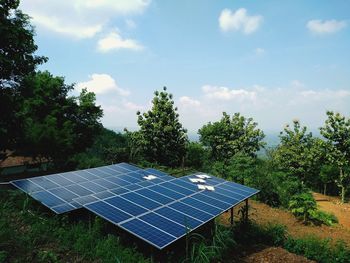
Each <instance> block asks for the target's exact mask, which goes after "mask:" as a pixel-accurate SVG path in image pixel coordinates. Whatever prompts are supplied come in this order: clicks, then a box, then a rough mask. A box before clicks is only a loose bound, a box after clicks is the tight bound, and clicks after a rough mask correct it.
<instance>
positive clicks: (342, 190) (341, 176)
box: [340, 168, 346, 204]
mask: <svg viewBox="0 0 350 263" xmlns="http://www.w3.org/2000/svg"><path fill="white" fill-rule="evenodd" d="M343 181H344V172H343V169H342V168H340V188H341V202H342V203H343V204H344V203H345V190H346V186H345V185H344V183H343Z"/></svg>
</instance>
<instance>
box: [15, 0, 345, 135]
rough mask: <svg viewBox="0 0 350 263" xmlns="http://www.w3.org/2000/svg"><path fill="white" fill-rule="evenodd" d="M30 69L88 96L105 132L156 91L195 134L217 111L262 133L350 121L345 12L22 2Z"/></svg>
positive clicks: (147, 1)
mask: <svg viewBox="0 0 350 263" xmlns="http://www.w3.org/2000/svg"><path fill="white" fill-rule="evenodd" d="M20 7H21V9H22V10H23V11H24V12H25V13H27V14H29V15H30V16H31V17H32V23H33V24H34V25H35V27H36V43H37V44H38V46H39V51H38V53H39V54H41V55H45V56H48V57H49V62H48V63H46V64H45V65H43V66H41V67H40V69H41V70H45V69H47V70H49V71H50V72H52V73H53V74H55V75H58V76H64V77H65V78H66V82H67V83H76V92H78V91H79V90H81V89H82V88H83V87H87V88H88V89H89V90H90V91H93V92H95V93H96V95H97V103H98V104H100V105H101V106H102V108H103V110H104V118H103V124H104V125H105V126H106V127H109V128H121V127H129V128H136V127H137V123H136V111H137V110H141V111H145V110H147V109H149V107H150V101H151V99H152V97H153V92H154V91H155V90H157V89H158V90H159V89H161V88H162V87H163V86H167V87H168V90H169V91H170V92H171V93H172V94H173V95H174V99H175V104H176V106H178V108H179V112H180V118H181V121H182V123H183V125H184V126H185V127H186V128H188V130H189V131H190V132H196V131H197V130H198V128H200V127H201V126H202V125H203V124H205V123H207V122H208V121H215V120H218V119H219V118H220V116H221V114H222V112H223V111H226V112H228V113H230V114H233V113H235V112H241V113H242V114H243V115H245V116H247V117H253V118H254V120H255V121H257V122H258V123H259V127H260V128H262V129H264V130H265V131H279V130H281V129H282V127H283V126H284V124H286V123H288V122H291V121H292V119H295V118H297V119H300V120H301V121H302V123H303V124H305V125H307V126H309V127H310V128H311V129H317V127H319V126H320V125H322V123H323V122H324V120H325V111H326V110H335V111H340V112H341V113H343V114H344V115H347V116H349V115H350V50H349V47H350V13H349V10H350V2H349V1H347V0H344V1H341V0H338V1H318V0H317V1H294V0H293V1H283V2H281V1H278V0H276V1H272V0H271V1H238V0H229V1H213V0H192V1H186V0H179V1H171V0H159V1H157V0H50V1H46V0H22V3H21V5H20Z"/></svg>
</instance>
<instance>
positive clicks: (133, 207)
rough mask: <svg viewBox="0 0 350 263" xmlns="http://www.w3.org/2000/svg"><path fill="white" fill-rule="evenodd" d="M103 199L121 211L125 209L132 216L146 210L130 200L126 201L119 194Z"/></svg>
mask: <svg viewBox="0 0 350 263" xmlns="http://www.w3.org/2000/svg"><path fill="white" fill-rule="evenodd" d="M104 201H105V202H106V203H108V204H109V205H111V206H114V207H116V208H118V209H120V210H122V211H125V212H127V213H128V214H131V215H133V216H137V215H140V214H143V213H145V212H147V209H146V208H143V207H142V206H139V205H137V204H135V203H133V202H131V201H128V200H126V199H124V198H122V197H121V196H114V197H111V198H108V199H105V200H104Z"/></svg>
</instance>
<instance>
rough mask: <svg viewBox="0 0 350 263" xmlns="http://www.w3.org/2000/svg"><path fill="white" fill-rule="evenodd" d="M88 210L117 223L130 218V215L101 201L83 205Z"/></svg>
mask: <svg viewBox="0 0 350 263" xmlns="http://www.w3.org/2000/svg"><path fill="white" fill-rule="evenodd" d="M85 207H86V208H87V209H89V210H90V211H92V212H94V213H96V214H97V215H99V216H101V217H103V218H104V219H106V220H108V221H110V222H112V223H114V224H117V223H119V222H122V221H124V220H126V219H129V218H131V215H129V214H127V213H125V212H123V211H121V210H119V209H117V208H115V207H113V206H111V205H109V204H106V203H105V202H103V201H99V202H95V203H92V204H88V205H86V206H85Z"/></svg>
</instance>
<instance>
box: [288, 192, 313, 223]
mask: <svg viewBox="0 0 350 263" xmlns="http://www.w3.org/2000/svg"><path fill="white" fill-rule="evenodd" d="M289 209H290V210H291V212H292V213H293V214H294V215H296V216H297V217H301V218H303V222H304V223H307V222H309V221H310V220H311V219H312V218H313V217H315V213H316V210H317V204H316V201H315V199H314V198H313V196H312V194H311V193H310V192H306V193H301V194H298V195H295V196H293V197H292V198H291V200H290V201H289Z"/></svg>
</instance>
